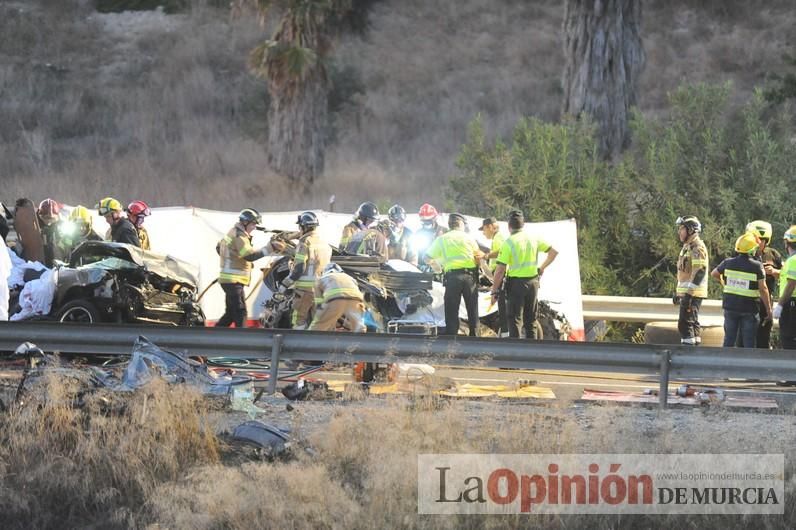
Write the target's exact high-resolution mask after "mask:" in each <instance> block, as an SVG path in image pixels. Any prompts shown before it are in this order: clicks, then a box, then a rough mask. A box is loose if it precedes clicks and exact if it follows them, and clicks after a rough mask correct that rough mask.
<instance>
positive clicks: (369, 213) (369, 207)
mask: <svg viewBox="0 0 796 530" xmlns="http://www.w3.org/2000/svg"><path fill="white" fill-rule="evenodd" d="M378 217H379V209H378V208H377V207H376V205H375V204H373V203H372V202H363V203H362V204H360V205H359V208H357V219H361V220H362V222H364V223H365V224H368V221H370V222H373V221H375V220H376V219H378Z"/></svg>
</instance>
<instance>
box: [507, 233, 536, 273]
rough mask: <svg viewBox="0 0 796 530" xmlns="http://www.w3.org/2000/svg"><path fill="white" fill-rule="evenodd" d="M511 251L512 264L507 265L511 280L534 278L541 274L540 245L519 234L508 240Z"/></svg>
mask: <svg viewBox="0 0 796 530" xmlns="http://www.w3.org/2000/svg"><path fill="white" fill-rule="evenodd" d="M506 244H508V246H509V250H511V263H507V272H506V276H508V277H509V278H533V277H534V276H536V275H538V274H539V268H538V261H537V259H538V256H539V249H538V243H537V242H536V241H535V240H532V239H531V238H529V237H528V236H527V235H526V234H525V233H523V232H518V233H517V234H514V235H512V236H511V237H509V238H508V239H507V240H506Z"/></svg>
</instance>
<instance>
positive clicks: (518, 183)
mask: <svg viewBox="0 0 796 530" xmlns="http://www.w3.org/2000/svg"><path fill="white" fill-rule="evenodd" d="M731 95H732V87H731V86H730V85H728V84H727V85H707V84H698V85H689V86H682V87H680V88H679V89H677V90H676V91H674V92H673V93H671V94H670V95H669V102H670V111H669V113H668V114H667V115H666V116H664V117H657V118H656V117H645V116H642V115H641V114H638V113H636V114H635V116H634V119H633V120H632V129H633V138H634V141H633V145H632V147H631V148H630V150H629V151H628V152H627V153H626V156H625V157H624V159H623V160H622V161H621V162H619V163H617V164H614V165H609V164H605V163H603V162H602V161H600V159H599V157H598V156H597V154H596V148H595V141H594V130H593V128H592V127H591V126H590V124H589V123H587V122H578V121H571V120H565V121H564V122H562V123H558V124H551V123H544V122H542V121H540V120H537V119H521V120H520V121H519V122H518V124H517V125H516V127H515V129H514V132H513V135H512V138H511V139H510V141H506V140H503V139H497V140H496V141H495V142H493V143H490V142H488V141H487V140H486V135H485V133H484V130H483V125H482V123H481V120H480V117H477V118H476V119H475V120H474V121H473V122H472V123H471V124H470V129H469V134H468V140H467V143H466V144H465V145H464V146H463V147H462V150H461V152H460V154H459V158H458V160H457V167H458V169H459V172H460V173H459V174H458V175H457V176H455V177H453V178H452V179H451V182H450V190H449V195H450V199H451V201H452V202H453V203H454V204H455V205H456V206H457V207H459V208H460V209H462V210H463V211H467V212H473V213H476V214H479V215H497V216H499V217H505V215H506V213H507V212H508V211H509V210H511V209H512V208H515V207H516V208H520V209H522V210H523V211H524V212H525V213H526V215H527V216H528V218H529V219H530V220H532V221H550V220H555V219H563V218H571V217H574V218H575V219H576V221H577V223H578V244H579V252H580V269H581V280H582V284H583V291H584V293H588V294H615V295H649V296H668V295H670V294H671V293H672V292H673V289H674V274H675V264H676V258H677V253H678V251H679V248H680V246H681V244H680V242H679V241H678V239H677V235H676V229H675V226H674V220H675V219H676V218H677V216H678V215H697V216H698V217H699V218H700V219H701V220H702V223H703V226H704V233H703V239H704V240H705V242H706V244H707V245H708V250H709V253H710V263H711V267H713V266H715V265H716V264H717V263H718V262H719V261H720V260H721V259H723V258H724V257H727V256H729V255H731V253H732V248H733V243H734V241H735V238H737V237H738V236H739V235H740V234H741V233H742V232H743V230H744V227H745V225H746V223H747V222H748V221H751V220H753V219H765V220H769V221H771V223H772V224H773V225H774V244H775V245H780V243H779V237H780V235H781V234H782V233H783V231H784V230H785V229H786V228H787V226H789V225H790V224H792V223H793V222H794V221H796V205H794V204H793V202H792V201H791V200H790V197H789V195H788V190H789V189H790V188H792V187H793V185H794V178H793V168H794V163H796V147H795V146H794V143H793V141H792V138H793V135H794V131H793V127H792V125H791V124H792V122H791V120H790V113H789V109H788V108H787V107H782V106H781V107H777V108H776V109H772V108H771V107H770V106H769V104H768V103H766V101H765V100H764V97H763V94H762V92H759V91H758V92H756V93H755V95H754V96H753V97H752V98H751V100H750V101H748V102H747V103H746V104H745V105H744V106H743V107H742V108H741V110H740V111H738V110H733V109H734V108H735V107H733V105H732V104H731V102H730V99H731ZM710 285H711V293H712V295H714V296H717V295H718V294H719V292H720V286H719V285H718V284H716V283H715V282H711V284H710Z"/></svg>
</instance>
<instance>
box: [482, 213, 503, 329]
mask: <svg viewBox="0 0 796 530" xmlns="http://www.w3.org/2000/svg"><path fill="white" fill-rule="evenodd" d="M478 230H480V231H481V232H483V233H484V237H485V238H487V239H488V240H489V241H490V243H491V244H490V246H489V253H488V254H487V255H486V256H484V258H485V259H487V260H489V262H488V263H487V267H488V268H489V272H490V274H491V275H492V278H491V279H492V282H493V285H494V280H495V269H497V257H498V254H499V253H500V248H501V247H502V246H503V242H504V241H505V240H506V238H505V237H503V234H501V233H500V225H498V221H497V219H496V218H494V217H487V218H486V219H484V220H483V221H482V223H481V228H479V229H478ZM497 305H498V322H499V325H500V331H499V332H498V333H499V334H500V336H501V337H503V336H506V337H508V335H509V327H508V322H507V321H506V289H505V285H504V286H503V288H502V289H499V290H498V299H497Z"/></svg>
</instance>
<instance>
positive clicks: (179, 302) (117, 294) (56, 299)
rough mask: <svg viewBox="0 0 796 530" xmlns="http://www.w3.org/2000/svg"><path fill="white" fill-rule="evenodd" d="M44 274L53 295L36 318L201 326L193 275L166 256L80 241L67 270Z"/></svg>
mask: <svg viewBox="0 0 796 530" xmlns="http://www.w3.org/2000/svg"><path fill="white" fill-rule="evenodd" d="M50 272H51V273H52V274H51V275H50ZM44 274H45V275H46V277H47V278H48V281H52V282H53V283H54V289H53V291H54V294H53V295H52V304H51V308H50V311H49V314H47V315H41V316H39V317H38V318H46V319H54V320H58V321H60V322H81V323H94V322H111V323H151V324H167V325H178V326H203V325H204V323H205V315H204V312H203V311H202V309H201V308H200V307H199V304H198V303H197V301H196V291H197V288H196V285H197V280H196V278H197V272H196V270H195V268H194V267H193V266H191V265H189V264H188V263H185V262H183V261H180V260H178V259H176V258H174V257H172V256H163V255H160V254H155V253H153V252H149V251H145V250H141V249H140V248H138V247H135V246H132V245H127V244H123V243H110V242H106V241H86V242H84V243H83V244H81V245H80V246H78V247H77V248H76V249H75V250H74V251H73V252H72V255H71V256H70V259H69V263H68V264H67V265H63V266H58V267H56V268H55V269H53V270H52V271H45V272H44ZM31 280H32V279H31Z"/></svg>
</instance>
